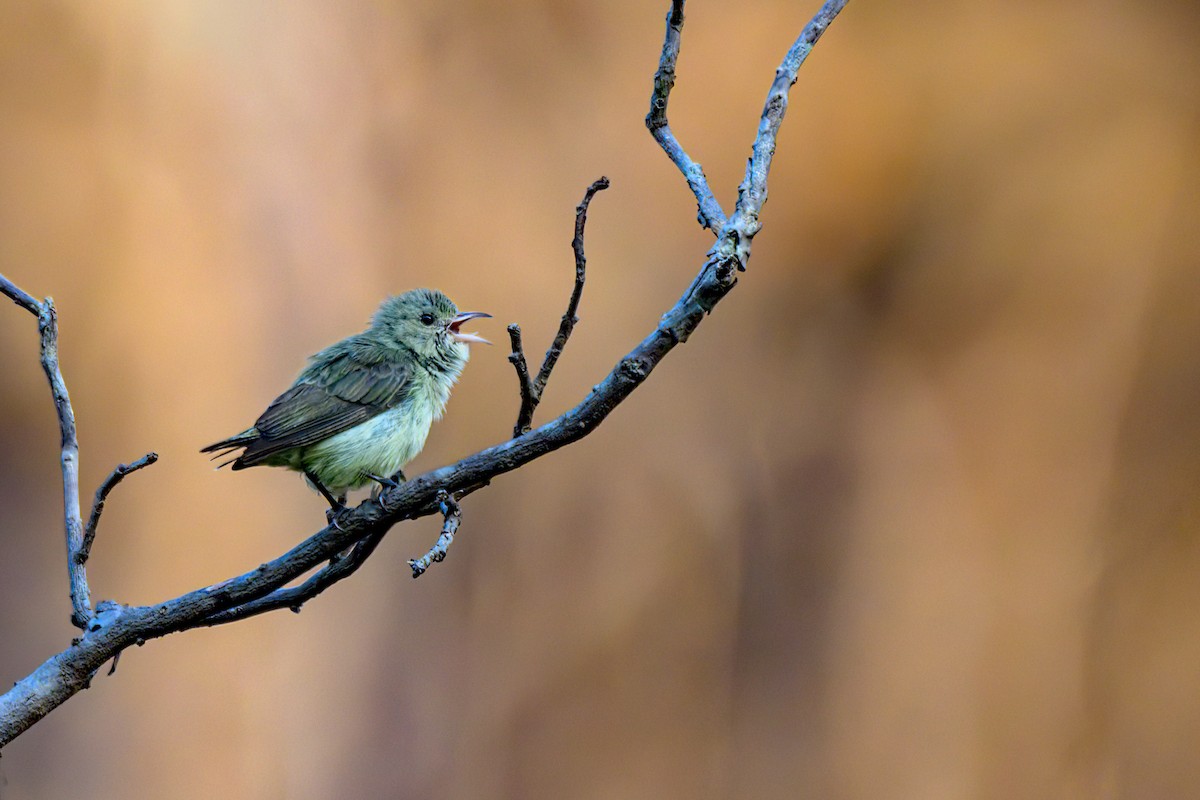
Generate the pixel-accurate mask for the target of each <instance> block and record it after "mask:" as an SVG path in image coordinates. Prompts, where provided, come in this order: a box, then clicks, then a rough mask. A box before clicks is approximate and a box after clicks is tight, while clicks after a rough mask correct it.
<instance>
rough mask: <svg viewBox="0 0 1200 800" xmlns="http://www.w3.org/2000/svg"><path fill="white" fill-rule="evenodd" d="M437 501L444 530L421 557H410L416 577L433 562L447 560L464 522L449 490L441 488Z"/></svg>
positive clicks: (459, 508) (423, 572)
mask: <svg viewBox="0 0 1200 800" xmlns="http://www.w3.org/2000/svg"><path fill="white" fill-rule="evenodd" d="M437 502H438V507H439V508H440V509H441V512H442V532H441V535H439V536H438V538H437V541H436V542H434V545H433V547H431V548H429V552H427V553H426V554H425V555H423V556H421V557H420V558H413V559H409V562H408V565H409V566H410V567H412V576H413V577H414V578H419V577H421V576H422V575H424V574H425V570H427V569H429V568H430V567H431V566H432V565H433V564H435V563H440V562H442V561H445V560H446V552H447V551H448V550H449V549H450V543H451V542H453V541H454V534H455V533H456V532H458V525H459V523H460V522H462V508H461V507H459V505H458V503H457V502H455V500H454V498H453V497H451V496H450V493H449V492H447V491H446V490H445V489H440V490H439V491H438V494H437Z"/></svg>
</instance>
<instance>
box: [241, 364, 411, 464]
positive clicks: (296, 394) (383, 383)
mask: <svg viewBox="0 0 1200 800" xmlns="http://www.w3.org/2000/svg"><path fill="white" fill-rule="evenodd" d="M347 361H350V362H352V363H349V364H347V363H346V362H347ZM337 373H344V374H342V375H341V376H340V377H337V378H332V377H331V374H337ZM408 385H409V369H408V367H407V366H405V365H403V364H397V363H395V362H387V361H383V362H378V363H375V364H370V365H367V364H363V363H362V362H361V361H360V360H359V359H357V358H354V356H353V355H352V354H351V353H349V352H346V353H342V354H340V355H339V356H338V357H337V358H336V359H335V360H334V361H332V362H331V363H326V364H320V365H316V364H314V365H313V366H311V367H310V368H309V369H308V370H306V371H305V374H304V376H303V377H302V378H301V382H300V383H297V384H296V385H295V386H293V387H292V388H290V389H288V390H287V391H286V392H284V393H283V394H281V395H279V397H277V398H275V400H274V402H272V403H271V405H269V406H268V407H267V410H266V411H264V412H263V413H262V416H260V417H259V418H258V421H257V422H255V423H254V430H255V431H256V432H257V434H258V436H257V437H256V438H255V439H254V441H252V442H250V443H248V444H247V445H246V449H245V451H244V452H243V453H242V455H241V456H240V457H239V458H238V459H237V461H236V462H234V465H233V468H234V469H243V468H245V467H252V466H254V465H255V464H260V463H262V462H263V461H264V460H265V459H268V458H270V457H271V456H272V455H275V454H276V453H280V452H283V451H285V450H291V449H293V448H296V447H304V446H306V445H310V444H316V443H317V442H320V441H321V440H323V439H328V438H329V437H330V436H334V435H336V434H339V433H341V432H342V431H346V430H349V429H350V428H353V427H354V426H356V425H361V424H362V423H364V422H366V421H367V420H369V419H371V418H372V417H374V416H376V415H377V414H381V413H383V412H384V411H386V410H388V409H389V408H392V407H393V406H395V405H396V404H398V403H399V402H400V400H401V399H403V397H404V394H405V392H406V391H407V388H408Z"/></svg>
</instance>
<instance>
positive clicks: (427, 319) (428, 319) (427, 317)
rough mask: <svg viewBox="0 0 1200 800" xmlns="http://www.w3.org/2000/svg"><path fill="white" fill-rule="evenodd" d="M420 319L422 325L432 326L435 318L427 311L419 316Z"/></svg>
mask: <svg viewBox="0 0 1200 800" xmlns="http://www.w3.org/2000/svg"><path fill="white" fill-rule="evenodd" d="M420 319H421V324H422V325H432V324H433V321H434V319H435V317H434V316H433V314H430V313H429V312H428V311H426V312H425V313H424V314H422V315H421V317H420Z"/></svg>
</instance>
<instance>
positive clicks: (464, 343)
mask: <svg viewBox="0 0 1200 800" xmlns="http://www.w3.org/2000/svg"><path fill="white" fill-rule="evenodd" d="M490 316H491V314H485V313H483V312H481V311H466V312H461V313H460V312H459V310H458V307H457V306H455V305H454V303H453V302H451V300H450V298H449V297H447V296H446V295H444V294H442V293H441V292H439V291H436V290H434V289H414V290H412V291H411V292H405V293H404V294H402V295H399V296H396V297H389V298H388V299H387V300H384V301H383V303H382V304H381V305H380V306H379V310H378V311H376V312H375V316H374V317H372V319H371V325H370V327H369V328H367V329H366V330H365V331H363V332H362V333H358V334H355V335H354V336H351V337H349V338H346V339H343V340H342V341H340V342H337V343H336V344H332V345H330V346H329V347H326V348H325V349H324V350H322V351H321V352H319V353H317V354H316V355H314V356H312V357H311V358H310V359H309V363H308V366H307V367H305V368H304V371H303V372H301V373H300V376H299V377H298V378H296V382H295V383H293V384H292V386H291V388H290V389H288V390H287V391H286V392H284V393H283V394H281V395H279V397H277V398H275V400H274V401H273V402H272V403H271V405H269V406H267V410H266V411H264V412H263V413H262V416H260V417H259V418H258V420H257V421H256V422H255V423H254V425H253V427H250V428H247V429H246V430H244V431H242V432H241V433H239V434H236V435H234V436H230V437H229V438H228V439H223V440H221V441H219V442H215V443H214V444H210V445H209V446H208V447H205V448H203V449H202V450H201V451H200V452H202V453H215V454H216V455H214V456H213V458H220V457H221V456H226V455H230V454H232V453H233V452H234V451H236V450H239V449H240V450H241V453H240V454H239V455H238V456H237V457H236V458H232V459H230V460H229V461H225V462H223V463H221V464H219V465H218V469H219V468H220V467H223V466H225V465H226V464H232V465H233V469H235V470H238V469H245V468H246V467H256V466H259V465H260V464H261V465H264V466H268V467H286V468H287V469H291V470H295V471H297V472H302V473H304V475H305V477H306V478H307V479H308V482H309V483H310V484H311V485H312V486H313V487H314V488H316V489H317V491H319V492H320V493H321V494H322V495H324V497H325V499H326V500H328V501H329V505H330V506H331V507H332V509H333V510H334V511H340V510H341V509H342V508H343V507H344V504H345V493H346V491H348V490H350V489H357V488H359V487H361V486H364V485H366V484H367V483H368V482H370V481H376V482H378V483H380V484H382V485H384V486H394V485H396V478H399V479H400V480H404V475H403V473H402V472H400V469H401V467H403V466H404V465H405V464H407V463H408V462H409V461H411V460H412V459H413V458H414V457H415V456H416V455H417V453H419V452H420V451H421V448H422V447H424V446H425V439H426V437H427V436H428V435H429V428H430V426H431V425H432V424H433V421H434V420H435V419H439V418H440V417H441V416H442V411H443V410H444V409H445V407H446V401H447V400H449V399H450V389H451V387H452V386H453V385H454V382H455V381H456V380H457V379H458V376H459V375H460V374H462V370H463V367H464V366H466V363H467V358H468V355H469V348H468V343H470V342H482V343H483V344H491V343H490V342H488V341H487V340H486V339H484V338H482V337H480V336H478V335H477V334H474V333H465V332H463V331H462V330H460V328H461V326H462V324H463V323H464V322H466V321H467V320H471V319H475V318H477V317H490Z"/></svg>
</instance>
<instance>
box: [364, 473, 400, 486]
mask: <svg viewBox="0 0 1200 800" xmlns="http://www.w3.org/2000/svg"><path fill="white" fill-rule="evenodd" d="M363 474H364V475H366V476H367V477H368V478H370V479H371V480H373V481H375V482H376V483H378V484H379V485H380V486H382V487H383V488H385V489H397V488H399V486H400V484H401V483H403V482H404V481H406V480H408V478H406V477H404V473H403V472H401V471H400V470H396V474H395V475H393V476H392V477H390V478H384V477H382V476H380V475H372V474H371V473H370V472H366V473H363ZM397 479H398V480H397Z"/></svg>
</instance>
